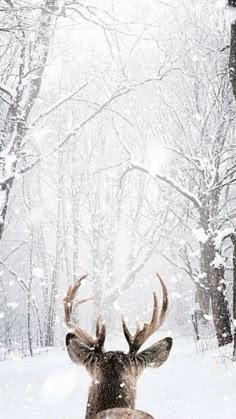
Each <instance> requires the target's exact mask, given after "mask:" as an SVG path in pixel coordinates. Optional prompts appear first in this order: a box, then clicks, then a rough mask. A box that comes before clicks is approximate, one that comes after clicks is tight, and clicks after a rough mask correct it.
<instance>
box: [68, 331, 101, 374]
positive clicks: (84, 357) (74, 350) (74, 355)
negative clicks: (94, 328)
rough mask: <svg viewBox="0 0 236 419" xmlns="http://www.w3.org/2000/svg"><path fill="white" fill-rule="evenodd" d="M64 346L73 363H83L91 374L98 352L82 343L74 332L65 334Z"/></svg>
mask: <svg viewBox="0 0 236 419" xmlns="http://www.w3.org/2000/svg"><path fill="white" fill-rule="evenodd" d="M66 347H67V351H68V354H69V356H70V359H71V360H72V361H73V362H74V363H75V364H79V365H83V366H84V367H85V368H86V369H87V370H88V372H89V373H90V374H93V372H94V369H95V368H96V364H97V362H98V357H99V354H97V353H96V352H95V351H94V349H93V348H90V347H89V346H87V345H85V344H84V343H82V342H81V341H80V340H79V338H78V337H77V336H76V335H75V334H74V333H68V334H67V335H66Z"/></svg>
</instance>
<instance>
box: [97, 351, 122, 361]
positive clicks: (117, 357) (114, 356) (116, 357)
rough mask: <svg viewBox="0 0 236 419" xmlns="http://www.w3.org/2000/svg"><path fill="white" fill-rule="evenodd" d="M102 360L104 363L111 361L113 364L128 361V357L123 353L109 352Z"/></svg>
mask: <svg viewBox="0 0 236 419" xmlns="http://www.w3.org/2000/svg"><path fill="white" fill-rule="evenodd" d="M102 359H103V360H104V361H109V362H112V361H114V362H115V361H117V362H122V361H125V360H128V355H127V354H125V353H124V352H122V351H109V352H104V354H103V356H102Z"/></svg>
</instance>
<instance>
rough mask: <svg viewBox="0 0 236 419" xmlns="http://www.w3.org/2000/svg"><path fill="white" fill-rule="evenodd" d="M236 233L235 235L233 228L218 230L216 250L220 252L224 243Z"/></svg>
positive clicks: (215, 241)
mask: <svg viewBox="0 0 236 419" xmlns="http://www.w3.org/2000/svg"><path fill="white" fill-rule="evenodd" d="M234 233H235V230H234V228H232V227H228V228H225V229H224V230H222V231H220V230H218V231H217V232H216V234H215V238H214V244H215V248H216V250H220V249H221V246H222V244H223V241H224V240H225V239H227V238H229V237H230V236H231V235H232V234H234Z"/></svg>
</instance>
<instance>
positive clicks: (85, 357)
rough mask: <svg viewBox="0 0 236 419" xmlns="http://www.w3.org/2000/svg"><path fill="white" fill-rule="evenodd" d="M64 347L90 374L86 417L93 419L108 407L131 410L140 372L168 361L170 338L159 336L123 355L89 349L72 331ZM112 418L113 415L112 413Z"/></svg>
mask: <svg viewBox="0 0 236 419" xmlns="http://www.w3.org/2000/svg"><path fill="white" fill-rule="evenodd" d="M66 346H67V350H68V353H69V355H70V358H71V359H72V361H73V362H75V363H76V364H80V365H83V366H84V367H85V368H86V369H87V371H88V372H89V373H90V375H91V376H92V383H91V386H90V389H89V396H88V402H87V410H86V419H92V418H94V417H97V416H95V415H96V414H97V413H99V412H102V411H104V410H107V409H114V408H125V409H126V412H127V409H134V406H135V398H136V384H137V379H138V377H139V375H140V374H141V372H142V371H143V369H144V368H146V367H154V368H157V367H159V366H160V365H162V364H163V363H164V362H165V361H166V360H167V358H168V356H169V353H170V350H171V347H172V339H171V338H165V339H162V340H161V341H159V342H157V343H155V344H154V345H152V346H150V347H149V348H147V349H145V350H144V351H142V352H138V353H128V354H125V353H124V352H120V351H114V352H104V351H103V349H101V348H99V349H97V348H96V347H94V348H91V347H89V346H87V345H85V344H84V343H82V342H81V341H80V339H79V338H78V337H77V336H76V335H74V334H73V333H68V334H67V336H66ZM118 410H119V409H118ZM113 412H114V411H113ZM100 417H106V416H100ZM112 417H114V418H115V416H114V415H113V416H111V418H112ZM118 417H119V416H118ZM120 417H124V418H125V417H127V418H128V417H130V418H134V417H137V418H142V417H143V418H145V417H146V418H148V417H149V418H150V416H120ZM98 418H99V416H98ZM109 418H110V416H109Z"/></svg>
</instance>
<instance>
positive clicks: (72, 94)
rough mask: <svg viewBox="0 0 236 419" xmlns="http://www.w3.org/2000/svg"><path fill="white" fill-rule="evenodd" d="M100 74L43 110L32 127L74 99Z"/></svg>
mask: <svg viewBox="0 0 236 419" xmlns="http://www.w3.org/2000/svg"><path fill="white" fill-rule="evenodd" d="M99 76H100V75H96V76H95V77H93V78H92V79H90V80H87V81H86V82H85V83H83V84H82V85H81V86H79V87H77V89H75V90H74V91H73V92H71V93H69V94H68V95H66V96H65V97H63V98H62V99H60V100H58V101H57V102H56V103H54V104H53V105H52V106H50V107H49V108H48V109H46V110H45V111H44V112H41V113H40V114H39V115H38V116H37V117H36V118H35V120H34V121H33V122H32V124H31V126H30V127H29V129H30V128H33V127H34V126H35V125H36V124H37V123H38V122H40V121H41V120H42V119H43V118H45V117H46V116H48V115H49V114H50V113H51V112H53V111H55V110H56V109H58V108H59V107H60V106H62V105H63V104H64V103H66V102H68V101H69V100H70V99H72V98H73V97H74V96H75V95H77V94H78V93H79V92H81V90H83V89H84V88H85V87H87V86H88V85H89V84H90V83H91V82H93V81H94V80H96V78H98V77H99Z"/></svg>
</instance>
